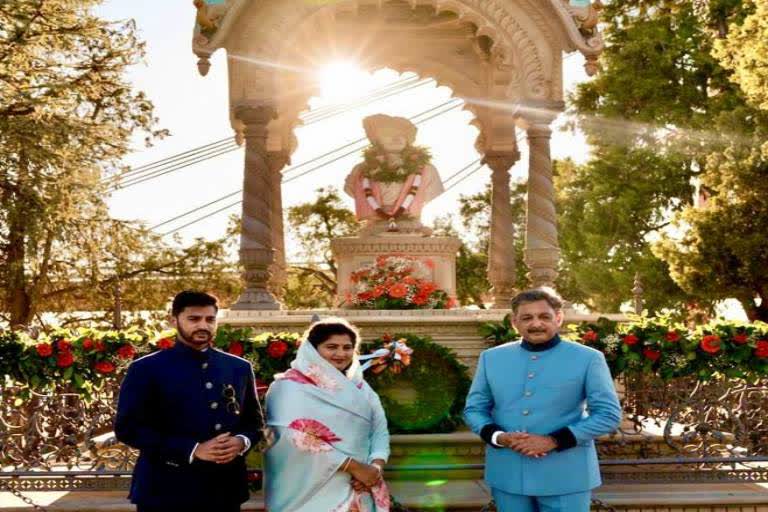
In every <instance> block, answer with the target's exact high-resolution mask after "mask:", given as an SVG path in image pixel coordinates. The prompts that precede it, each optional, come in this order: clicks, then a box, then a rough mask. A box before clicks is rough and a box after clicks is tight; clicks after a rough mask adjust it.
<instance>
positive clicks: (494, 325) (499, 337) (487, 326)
mask: <svg viewBox="0 0 768 512" xmlns="http://www.w3.org/2000/svg"><path fill="white" fill-rule="evenodd" d="M480 334H481V335H482V336H483V338H484V339H485V341H486V343H487V344H488V345H490V346H491V347H497V346H499V345H503V344H504V343H509V342H510V341H515V340H517V339H519V338H520V336H519V335H518V333H517V330H516V329H515V328H514V326H513V325H512V315H511V314H510V313H507V314H506V315H504V318H503V319H502V320H501V322H486V323H484V324H482V325H481V326H480Z"/></svg>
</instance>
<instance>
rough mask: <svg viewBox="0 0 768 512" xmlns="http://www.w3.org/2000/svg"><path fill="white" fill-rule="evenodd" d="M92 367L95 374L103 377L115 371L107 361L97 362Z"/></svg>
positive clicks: (112, 365)
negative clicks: (101, 374)
mask: <svg viewBox="0 0 768 512" xmlns="http://www.w3.org/2000/svg"><path fill="white" fill-rule="evenodd" d="M93 367H94V368H96V371H97V372H99V373H103V374H104V375H107V374H109V373H112V372H114V371H115V365H114V364H112V363H110V362H109V361H99V362H98V363H96V364H95V365H93Z"/></svg>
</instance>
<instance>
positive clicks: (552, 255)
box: [525, 123, 560, 287]
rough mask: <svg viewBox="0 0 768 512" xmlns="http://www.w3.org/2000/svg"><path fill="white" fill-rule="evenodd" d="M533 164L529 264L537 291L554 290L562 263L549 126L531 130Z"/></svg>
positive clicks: (527, 239)
mask: <svg viewBox="0 0 768 512" xmlns="http://www.w3.org/2000/svg"><path fill="white" fill-rule="evenodd" d="M527 132H528V146H529V150H530V160H529V166H528V207H527V213H526V227H525V263H526V265H528V280H529V282H530V284H531V286H533V287H538V286H554V283H555V279H557V266H558V263H559V261H560V244H559V242H558V240H557V215H556V213H555V187H554V184H553V182H552V158H551V155H550V147H549V140H550V137H551V135H552V130H550V128H549V124H548V123H536V124H532V125H530V126H529V127H528V129H527Z"/></svg>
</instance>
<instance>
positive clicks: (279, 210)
mask: <svg viewBox="0 0 768 512" xmlns="http://www.w3.org/2000/svg"><path fill="white" fill-rule="evenodd" d="M267 160H268V164H269V170H270V175H269V176H270V179H271V181H272V222H273V225H272V246H273V247H274V249H275V262H274V264H273V265H272V267H271V268H270V272H271V274H272V275H271V279H270V282H269V285H270V290H272V293H274V294H275V295H276V296H278V297H282V292H283V287H284V286H285V283H286V282H287V281H288V272H287V266H286V262H285V231H284V227H283V168H285V166H286V165H288V163H289V162H290V156H289V155H288V151H270V152H269V153H268V155H267Z"/></svg>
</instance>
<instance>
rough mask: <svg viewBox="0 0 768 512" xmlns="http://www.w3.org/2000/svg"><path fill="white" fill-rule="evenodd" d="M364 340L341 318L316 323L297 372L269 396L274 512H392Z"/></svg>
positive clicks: (270, 505)
mask: <svg viewBox="0 0 768 512" xmlns="http://www.w3.org/2000/svg"><path fill="white" fill-rule="evenodd" d="M359 339H360V337H359V335H358V333H357V331H356V330H355V328H354V327H352V326H351V325H350V324H349V323H348V322H346V321H345V320H342V319H338V318H330V319H325V320H322V321H319V322H316V323H315V324H313V325H312V326H311V327H310V328H309V330H308V331H307V332H306V333H305V335H304V337H303V340H302V342H301V346H300V347H299V350H298V352H297V354H296V359H295V360H294V361H293V362H292V363H291V369H290V370H288V371H287V372H285V373H283V374H280V375H277V376H276V377H275V382H274V383H272V385H271V386H270V388H269V391H268V392H267V398H266V403H267V424H268V425H269V427H270V428H271V430H272V432H273V434H274V436H275V443H274V444H273V445H272V446H271V447H270V448H269V450H267V452H266V455H265V496H266V504H267V510H268V511H269V512H388V511H389V490H388V489H387V486H386V484H385V483H384V480H383V479H382V477H381V473H382V468H383V466H384V464H385V463H386V461H387V459H388V457H389V433H388V431H387V420H386V417H385V416H384V409H383V408H382V406H381V402H380V401H379V397H378V395H376V393H375V392H374V391H373V390H372V389H371V387H370V386H369V385H368V384H367V383H366V382H365V381H364V380H363V376H362V369H361V367H360V363H359V361H358V358H357V355H356V354H357V345H358V343H359Z"/></svg>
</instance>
